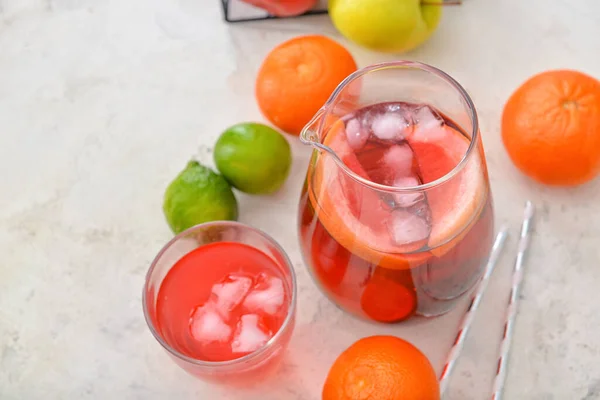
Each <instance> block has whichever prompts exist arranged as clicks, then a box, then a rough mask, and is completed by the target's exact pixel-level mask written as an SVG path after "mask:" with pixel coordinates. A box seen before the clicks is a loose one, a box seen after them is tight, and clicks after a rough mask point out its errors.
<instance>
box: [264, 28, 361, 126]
mask: <svg viewBox="0 0 600 400" xmlns="http://www.w3.org/2000/svg"><path fill="white" fill-rule="evenodd" d="M356 69H357V67H356V63H355V62H354V59H353V58H352V55H351V54H350V53H349V52H348V50H346V49H345V48H344V47H342V46H341V45H340V44H338V43H337V42H335V41H333V40H331V39H329V38H327V37H325V36H321V35H309V36H300V37H296V38H294V39H291V40H288V41H286V42H284V43H282V44H280V45H279V46H277V47H275V48H274V49H273V50H271V52H270V53H269V54H268V55H267V57H266V58H265V60H264V61H263V63H262V66H261V67H260V70H259V71H258V76H257V78H256V93H255V94H256V100H257V102H258V107H259V108H260V110H261V112H262V113H263V114H264V116H265V117H266V118H267V119H268V120H269V121H270V122H271V123H272V124H273V125H275V126H277V127H278V128H279V129H281V130H282V131H284V132H287V133H289V134H294V135H298V134H299V133H300V131H301V130H302V128H303V127H304V126H305V125H306V124H307V123H308V122H309V121H310V120H311V118H312V117H313V116H314V115H315V114H316V112H317V111H318V110H319V108H320V107H321V106H323V104H324V103H325V102H326V101H327V99H328V98H329V96H330V95H331V93H332V92H333V91H334V90H335V88H336V87H337V86H338V85H339V84H340V83H341V82H342V81H343V80H344V79H345V78H346V77H347V76H348V75H350V74H351V73H353V72H354V71H356Z"/></svg>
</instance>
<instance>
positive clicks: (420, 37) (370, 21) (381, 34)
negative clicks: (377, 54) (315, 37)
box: [329, 0, 442, 53]
mask: <svg viewBox="0 0 600 400" xmlns="http://www.w3.org/2000/svg"><path fill="white" fill-rule="evenodd" d="M441 2H442V0H429V1H428V4H421V0H329V15H330V17H331V20H332V21H333V24H334V25H335V27H336V28H337V29H338V30H339V31H340V32H341V33H342V35H344V36H346V37H347V38H348V39H350V40H352V41H354V42H356V43H358V44H360V45H362V46H364V47H367V48H369V49H372V50H376V51H381V52H386V53H401V52H406V51H409V50H412V49H414V48H415V47H417V46H419V45H420V44H421V43H423V42H425V41H426V40H427V39H429V37H430V36H431V35H432V33H433V32H434V31H435V29H436V28H437V26H438V24H439V21H440V19H441V16H442V6H441V4H440V5H437V4H432V3H441Z"/></svg>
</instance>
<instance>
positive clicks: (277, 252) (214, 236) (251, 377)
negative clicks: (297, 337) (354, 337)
mask: <svg viewBox="0 0 600 400" xmlns="http://www.w3.org/2000/svg"><path fill="white" fill-rule="evenodd" d="M225 242H227V243H241V244H244V245H247V246H251V247H252V248H254V249H257V250H260V251H261V252H262V253H264V254H265V255H267V256H268V257H269V258H270V259H271V260H272V261H273V262H274V263H275V264H276V265H277V268H278V269H279V270H280V272H281V273H280V274H279V276H281V277H282V281H283V286H284V292H285V294H286V295H285V302H284V306H285V318H284V319H283V323H282V325H281V327H280V328H279V330H278V331H277V332H275V333H274V335H273V337H272V338H271V339H270V340H269V341H268V342H266V344H264V345H263V346H262V347H260V348H259V349H258V350H256V351H254V352H252V353H250V354H247V355H244V356H242V357H240V358H236V359H232V360H228V361H206V360H203V359H199V358H197V357H195V356H194V355H192V354H189V352H186V351H185V349H184V348H182V345H181V344H180V343H175V342H174V340H173V339H172V337H173V335H171V334H169V329H171V327H170V326H168V325H167V326H165V324H164V323H162V322H161V321H160V320H159V316H158V309H157V302H158V298H159V295H160V289H161V285H162V284H163V282H164V281H165V277H167V276H168V274H169V272H170V271H171V270H172V268H173V267H174V266H175V265H176V264H177V262H178V261H179V260H181V259H182V258H183V257H184V256H186V255H187V254H189V253H190V252H192V251H194V250H196V249H198V248H200V247H203V246H207V245H211V244H215V243H225ZM223 261H224V262H225V263H226V262H227V260H226V259H223ZM218 264H221V262H220V261H219V263H218ZM224 265H225V266H227V264H224ZM197 268H200V269H202V270H203V271H205V272H202V274H205V275H203V277H207V276H210V275H211V274H213V273H214V270H215V269H216V268H218V266H217V265H211V264H206V265H198V266H197ZM143 310H144V316H145V318H146V322H147V324H148V327H149V328H150V331H151V332H152V335H153V336H154V337H155V339H156V340H157V341H158V343H160V345H161V346H162V347H163V348H164V349H165V350H166V352H167V354H168V355H169V356H170V357H171V358H172V359H173V360H174V361H175V363H177V365H179V366H180V367H181V368H183V369H184V370H185V371H187V372H188V373H190V374H192V375H194V376H196V377H199V378H202V379H204V380H210V381H216V382H220V383H224V382H225V383H228V384H248V383H252V382H256V381H257V380H260V379H262V378H264V377H265V376H267V375H268V374H269V373H271V372H272V371H274V370H275V369H276V367H277V365H278V364H279V361H280V360H281V357H282V355H283V353H284V350H285V348H286V346H287V345H288V342H289V340H290V337H291V334H292V331H293V328H294V322H295V315H296V276H295V273H294V269H293V266H292V264H291V262H290V260H289V258H288V257H287V255H286V253H285V252H284V250H283V249H282V248H281V246H280V245H279V244H277V242H275V240H273V238H271V237H270V236H268V235H267V234H265V233H264V232H262V231H260V230H258V229H255V228H252V227H250V226H247V225H244V224H242V223H239V222H233V221H217V222H209V223H205V224H201V225H197V226H194V227H192V228H189V229H187V230H186V231H184V232H182V233H180V234H179V235H177V236H176V237H174V238H173V239H172V240H171V241H169V242H168V243H167V244H166V245H165V246H164V247H163V248H162V249H161V250H160V252H159V253H158V255H157V256H156V258H155V259H154V261H153V262H152V264H151V266H150V269H149V270H148V273H147V275H146V281H145V285H144V289H143ZM183 323H185V324H187V321H183Z"/></svg>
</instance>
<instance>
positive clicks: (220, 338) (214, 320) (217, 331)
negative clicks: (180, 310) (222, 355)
mask: <svg viewBox="0 0 600 400" xmlns="http://www.w3.org/2000/svg"><path fill="white" fill-rule="evenodd" d="M189 327H190V333H191V334H192V337H193V338H194V339H196V340H197V341H198V342H202V343H211V342H227V341H228V340H229V339H230V338H231V332H232V329H231V327H230V326H229V325H227V323H225V320H224V319H223V317H222V316H221V314H220V313H219V311H218V310H217V308H216V306H215V304H213V303H206V304H204V305H202V306H199V307H196V309H195V310H194V311H193V312H192V315H191V317H190V322H189Z"/></svg>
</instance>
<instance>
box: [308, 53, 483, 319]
mask: <svg viewBox="0 0 600 400" xmlns="http://www.w3.org/2000/svg"><path fill="white" fill-rule="evenodd" d="M301 140H302V141H303V142H304V143H305V144H310V145H312V146H313V147H314V150H313V155H312V158H311V162H310V164H309V167H308V172H307V175H306V181H305V185H304V188H303V191H302V195H301V199H300V205H299V216H298V224H299V234H300V244H301V247H302V252H303V255H304V258H305V262H306V264H307V265H308V267H309V270H310V272H311V274H312V276H313V279H314V280H315V281H316V282H317V284H318V286H319V287H320V288H321V290H322V291H323V292H324V293H325V294H326V295H327V296H328V297H329V299H331V300H332V301H333V302H334V303H335V304H337V305H338V306H339V307H341V308H342V309H344V310H347V311H349V312H351V313H354V314H356V315H358V316H361V317H364V318H367V319H370V320H375V321H379V322H397V321H401V320H405V319H407V318H410V317H411V316H413V315H422V316H437V315H441V314H443V313H445V312H448V311H449V310H450V309H452V308H453V307H454V306H455V305H456V304H457V301H458V300H459V299H460V298H461V297H462V296H464V295H465V293H466V292H467V291H468V290H469V289H470V288H471V287H472V286H473V285H474V284H475V283H476V281H477V280H478V279H479V278H480V276H481V273H482V268H483V266H484V264H485V261H486V259H487V256H488V253H489V251H490V248H491V246H492V239H493V230H494V213H493V206H492V196H491V191H490V186H489V179H488V173H487V167H486V162H485V156H484V151H483V145H482V142H481V137H480V133H479V127H478V122H477V114H476V111H475V107H474V105H473V102H472V101H471V99H470V97H469V95H468V94H467V92H466V91H465V90H464V89H463V88H462V87H461V86H460V84H459V83H458V82H456V81H455V80H454V79H453V78H451V77H450V76H448V75H447V74H446V73H444V72H442V71H440V70H439V69H437V68H434V67H431V66H429V65H425V64H421V63H417V62H408V61H400V62H390V63H383V64H377V65H372V66H369V67H366V68H364V69H361V70H359V71H357V72H355V73H353V74H352V75H350V76H349V77H348V78H346V79H345V80H344V81H343V82H342V83H341V84H340V85H339V86H338V88H337V89H336V90H335V91H334V93H333V94H332V95H331V97H330V99H329V100H328V101H327V103H326V104H325V105H324V106H323V108H322V109H321V110H320V111H319V112H318V113H317V115H316V116H315V117H314V118H313V120H312V121H311V122H310V123H309V124H308V125H307V126H306V127H305V128H304V130H303V132H302V134H301Z"/></svg>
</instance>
